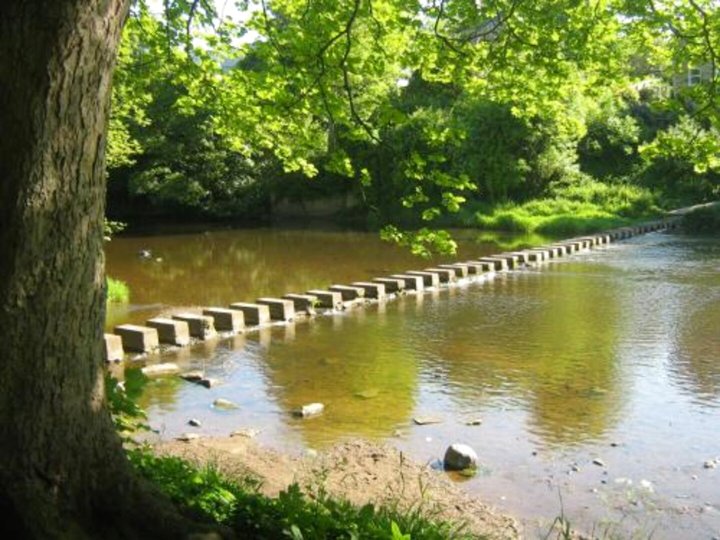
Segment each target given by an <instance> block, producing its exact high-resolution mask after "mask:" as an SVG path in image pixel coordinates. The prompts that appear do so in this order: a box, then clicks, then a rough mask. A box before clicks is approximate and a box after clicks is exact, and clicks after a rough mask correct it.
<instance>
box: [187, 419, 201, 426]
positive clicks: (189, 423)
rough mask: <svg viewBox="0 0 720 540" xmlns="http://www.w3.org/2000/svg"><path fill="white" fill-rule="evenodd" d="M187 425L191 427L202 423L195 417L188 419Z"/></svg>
mask: <svg viewBox="0 0 720 540" xmlns="http://www.w3.org/2000/svg"><path fill="white" fill-rule="evenodd" d="M188 425H190V426H192V427H200V426H201V425H202V424H201V423H200V420H198V419H197V418H191V419H190V420H188Z"/></svg>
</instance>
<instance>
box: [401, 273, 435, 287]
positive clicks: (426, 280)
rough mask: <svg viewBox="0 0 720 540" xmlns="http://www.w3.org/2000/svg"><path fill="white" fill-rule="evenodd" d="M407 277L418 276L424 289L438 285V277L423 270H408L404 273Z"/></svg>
mask: <svg viewBox="0 0 720 540" xmlns="http://www.w3.org/2000/svg"><path fill="white" fill-rule="evenodd" d="M405 273H406V274H407V275H409V276H420V277H421V278H422V279H423V285H424V286H425V287H437V286H438V285H440V275H439V274H436V273H434V272H425V271H423V270H408V271H407V272H405Z"/></svg>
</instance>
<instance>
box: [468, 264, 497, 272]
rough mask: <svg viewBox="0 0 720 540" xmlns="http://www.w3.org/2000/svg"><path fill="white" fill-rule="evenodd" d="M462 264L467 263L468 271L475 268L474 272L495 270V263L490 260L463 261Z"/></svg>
mask: <svg viewBox="0 0 720 540" xmlns="http://www.w3.org/2000/svg"><path fill="white" fill-rule="evenodd" d="M464 264H467V265H468V268H470V273H472V272H473V269H474V270H475V273H476V274H485V273H486V272H494V271H495V263H491V262H481V261H465V263H464Z"/></svg>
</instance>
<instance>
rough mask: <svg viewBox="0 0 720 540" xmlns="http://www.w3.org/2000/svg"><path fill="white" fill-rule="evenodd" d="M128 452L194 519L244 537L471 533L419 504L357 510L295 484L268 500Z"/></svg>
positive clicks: (202, 472) (185, 466) (167, 461)
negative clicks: (405, 507)
mask: <svg viewBox="0 0 720 540" xmlns="http://www.w3.org/2000/svg"><path fill="white" fill-rule="evenodd" d="M128 455H129V458H130V461H131V462H132V464H133V465H134V466H135V468H136V469H137V470H138V471H139V472H140V474H142V475H143V476H144V477H145V478H147V479H149V480H151V481H152V482H153V483H155V484H156V485H157V486H158V487H159V488H160V489H161V490H162V491H163V492H164V493H165V494H167V495H168V496H169V497H170V499H171V500H172V501H174V502H175V503H176V504H178V505H179V506H180V507H181V508H182V509H184V510H185V511H187V512H188V513H190V514H191V515H192V516H194V517H195V518H196V519H202V520H205V521H208V522H214V523H220V524H224V525H227V526H230V527H232V528H233V529H234V530H235V531H236V532H237V533H238V534H241V535H242V536H243V537H251V538H258V539H266V540H275V539H277V540H283V539H286V538H288V537H289V538H293V539H303V540H324V539H334V538H337V539H340V538H350V539H358V540H359V539H377V540H386V539H391V538H392V539H401V538H418V539H420V538H422V539H427V540H434V539H437V540H440V539H445V538H451V537H452V538H458V539H462V538H470V537H471V536H470V535H465V534H464V533H463V532H462V529H461V528H458V527H453V526H451V525H449V524H447V523H442V522H437V521H433V520H431V519H429V518H427V517H425V515H424V514H423V512H422V511H421V510H420V509H419V508H415V509H411V510H408V511H401V510H398V509H392V508H376V507H374V506H373V505H370V504H368V505H365V506H363V507H361V508H358V507H356V506H353V505H352V504H350V503H348V502H346V501H342V500H338V499H335V498H332V497H330V496H329V495H327V494H325V493H323V492H321V493H318V494H316V495H314V496H313V497H309V496H307V495H305V494H304V493H303V492H302V491H301V490H300V488H299V486H298V485H297V484H293V485H291V486H289V487H288V488H287V489H286V490H285V491H282V492H281V493H280V494H279V495H278V496H277V497H273V498H271V497H266V496H264V495H262V494H260V493H259V492H258V489H257V488H258V487H259V485H258V483H257V482H255V481H252V480H247V479H246V480H245V481H243V482H235V481H231V480H229V479H227V478H225V477H224V476H223V475H221V474H220V473H219V472H218V470H217V469H216V468H214V467H211V466H208V467H204V468H197V467H194V466H193V465H191V464H189V463H188V462H186V461H184V460H182V459H180V458H177V457H167V456H165V457H160V456H155V455H153V454H152V453H150V452H149V451H148V450H147V449H143V448H139V449H134V450H131V451H130V452H129V454H128Z"/></svg>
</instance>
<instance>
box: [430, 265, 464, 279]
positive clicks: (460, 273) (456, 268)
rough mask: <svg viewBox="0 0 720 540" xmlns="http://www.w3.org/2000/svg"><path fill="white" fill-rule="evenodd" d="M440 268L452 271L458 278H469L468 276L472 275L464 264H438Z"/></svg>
mask: <svg viewBox="0 0 720 540" xmlns="http://www.w3.org/2000/svg"><path fill="white" fill-rule="evenodd" d="M437 267H438V268H442V269H443V270H452V271H453V272H455V277H456V278H466V277H468V274H469V273H470V270H469V269H468V267H467V265H465V264H463V263H455V264H438V265H437Z"/></svg>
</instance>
